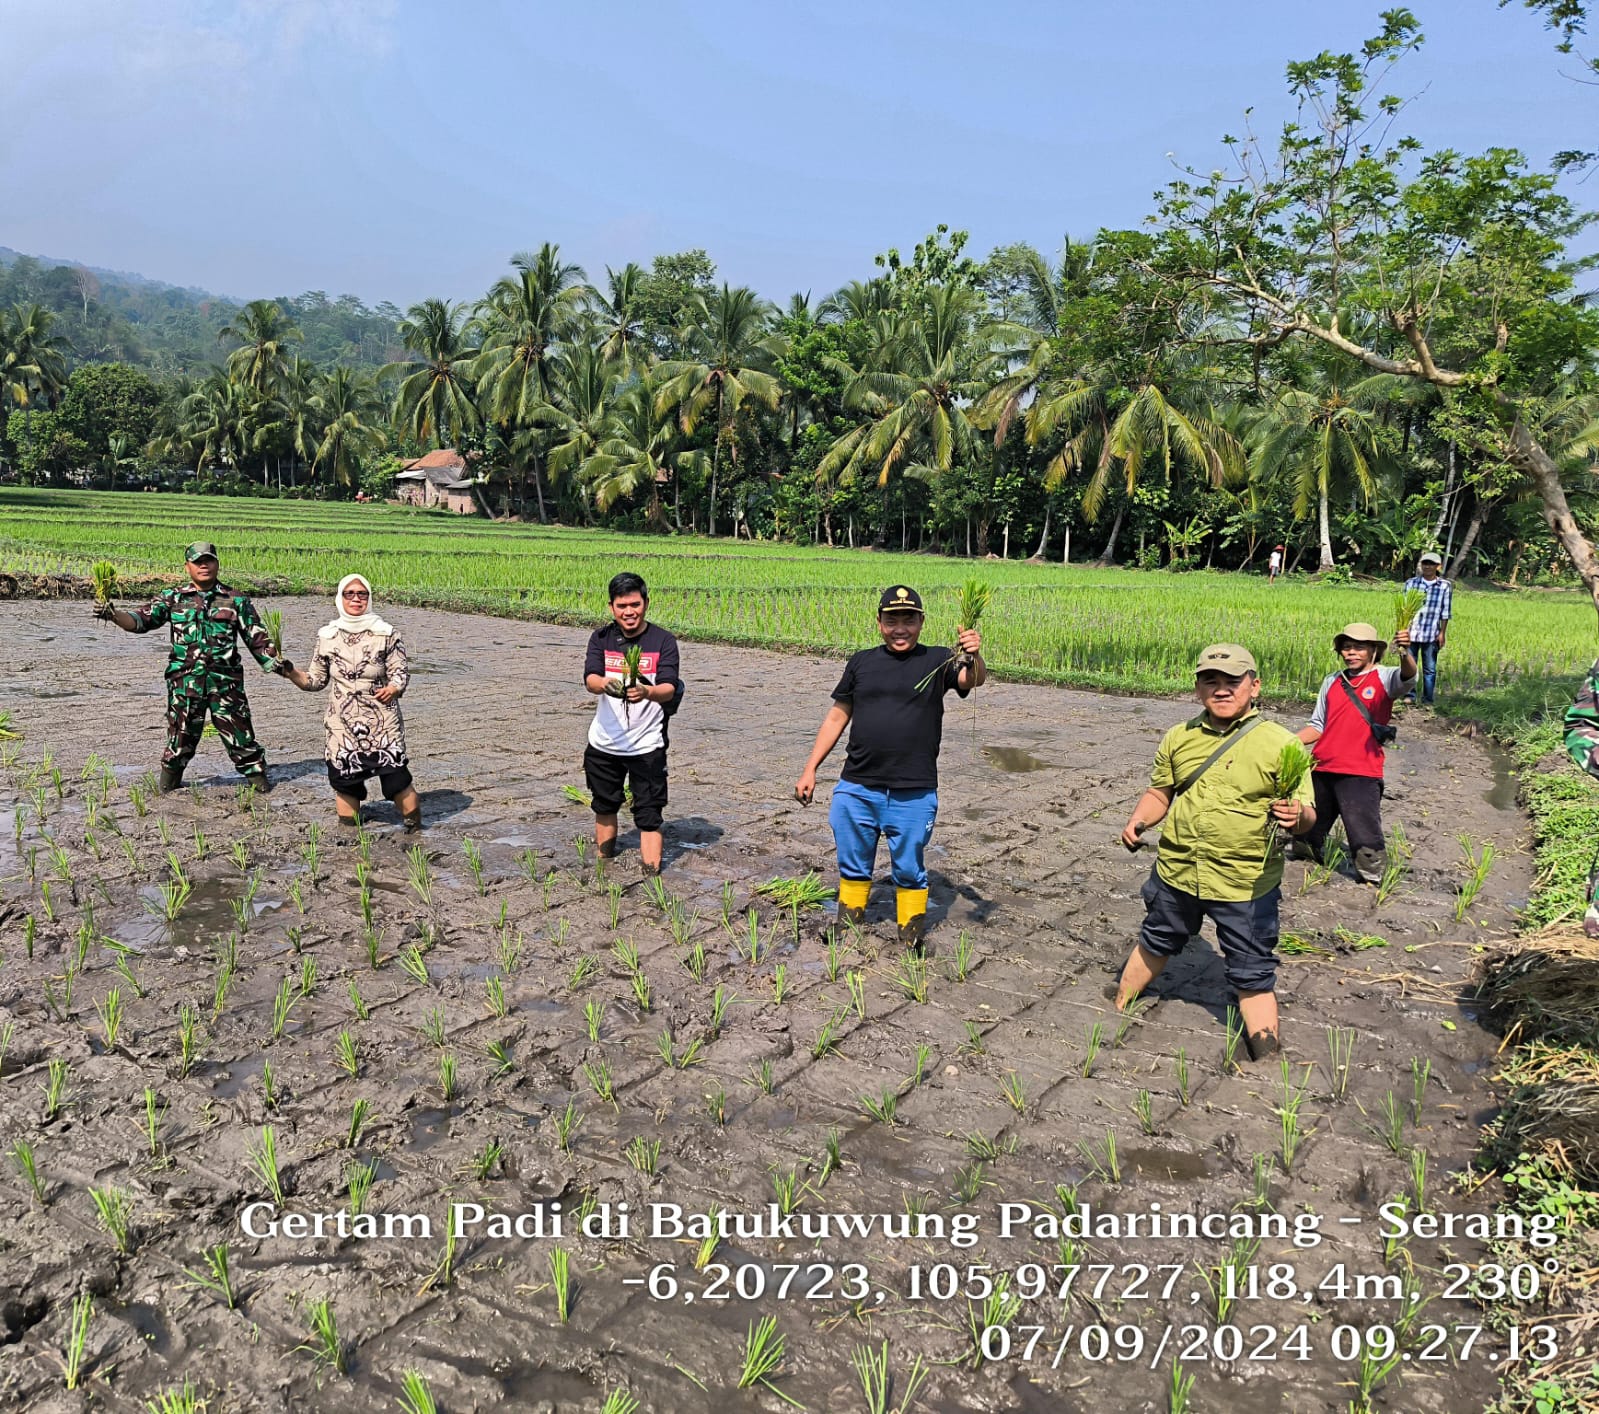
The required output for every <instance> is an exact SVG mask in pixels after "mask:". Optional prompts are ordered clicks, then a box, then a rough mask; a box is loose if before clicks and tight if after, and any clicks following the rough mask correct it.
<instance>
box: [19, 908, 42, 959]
mask: <svg viewBox="0 0 1599 1414" xmlns="http://www.w3.org/2000/svg"><path fill="white" fill-rule="evenodd" d="M38 934H39V920H38V919H37V918H35V917H34V916H33V915H32V914H31V913H29V914H25V915H24V916H23V919H22V946H23V948H24V949H25V950H26V952H27V955H28V957H29V958H30V959H31V958H32V957H33V944H34V941H35V939H36V938H37V937H38Z"/></svg>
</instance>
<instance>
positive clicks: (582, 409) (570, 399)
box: [529, 343, 616, 509]
mask: <svg viewBox="0 0 1599 1414" xmlns="http://www.w3.org/2000/svg"><path fill="white" fill-rule="evenodd" d="M549 374H550V377H549V383H550V396H549V401H547V402H545V403H543V404H541V405H540V406H539V407H537V408H535V409H534V411H533V416H532V418H531V420H530V427H529V431H533V430H534V429H538V430H540V431H542V432H544V433H545V435H546V438H547V441H548V444H549V468H550V480H551V481H552V482H556V481H559V480H561V479H562V478H563V477H567V476H572V475H575V474H576V473H577V472H579V471H580V470H581V469H582V468H583V466H584V464H585V463H586V462H587V461H588V460H589V458H590V457H592V456H593V455H594V454H595V453H596V452H597V451H598V450H599V446H600V442H601V441H602V440H603V439H604V437H605V433H606V426H607V423H608V420H609V417H610V409H611V394H612V391H613V389H614V387H615V382H616V379H615V374H614V371H613V369H612V368H611V366H610V365H609V363H608V362H607V360H606V358H605V355H604V353H603V351H602V350H601V348H600V347H599V346H598V345H595V344H589V343H577V344H572V345H570V346H568V347H566V348H563V349H562V350H561V352H560V353H558V354H557V355H556V356H555V358H554V359H553V360H551V363H550V369H549ZM587 504H588V502H587V500H585V501H584V506H585V509H586V508H587Z"/></svg>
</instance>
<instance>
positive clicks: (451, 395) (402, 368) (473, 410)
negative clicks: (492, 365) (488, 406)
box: [378, 299, 480, 447]
mask: <svg viewBox="0 0 1599 1414" xmlns="http://www.w3.org/2000/svg"><path fill="white" fill-rule="evenodd" d="M467 332H468V331H467V322H466V313H465V307H464V306H463V305H459V304H450V303H448V302H447V301H445V300H438V299H425V300H423V301H422V302H421V303H420V304H413V305H412V306H411V307H410V309H408V310H407V311H406V318H405V321H404V322H403V323H402V324H401V325H400V340H401V342H402V343H403V344H404V345H405V347H406V348H407V349H409V350H410V351H411V353H412V354H413V355H414V357H412V358H409V359H405V360H402V361H401V362H398V363H390V364H385V365H384V367H383V368H382V370H381V371H380V372H379V374H378V376H379V378H388V377H391V376H396V375H399V376H400V377H401V382H400V385H399V387H398V389H397V390H396V391H395V395H394V420H395V422H396V423H397V424H399V425H400V427H401V428H403V429H404V431H405V432H406V433H408V434H409V435H411V436H413V437H415V438H416V439H417V441H419V442H421V443H423V444H424V445H426V446H429V447H441V446H443V445H444V444H445V442H446V441H447V440H451V441H453V440H454V439H456V438H458V437H460V436H462V435H463V434H464V433H467V432H470V431H472V429H473V428H475V427H476V426H477V425H478V422H479V421H480V419H479V417H478V409H477V404H476V402H475V401H474V385H473V379H472V372H473V362H474V360H475V358H476V355H477V350H475V349H474V348H472V346H471V344H470V343H469V341H468V338H467Z"/></svg>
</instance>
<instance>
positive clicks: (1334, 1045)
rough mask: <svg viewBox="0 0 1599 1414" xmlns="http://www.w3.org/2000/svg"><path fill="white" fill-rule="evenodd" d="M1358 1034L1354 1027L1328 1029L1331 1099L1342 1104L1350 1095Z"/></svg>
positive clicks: (1331, 1027) (1332, 1027) (1330, 1027)
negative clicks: (1350, 1082)
mask: <svg viewBox="0 0 1599 1414" xmlns="http://www.w3.org/2000/svg"><path fill="white" fill-rule="evenodd" d="M1356 1038H1357V1033H1356V1031H1355V1028H1354V1027H1353V1026H1329V1027H1328V1028H1327V1059H1328V1063H1329V1065H1328V1069H1329V1073H1330V1075H1331V1078H1332V1090H1331V1098H1332V1100H1333V1101H1334V1102H1335V1103H1342V1102H1343V1100H1344V1099H1345V1098H1347V1096H1348V1094H1349V1076H1350V1072H1351V1071H1352V1069H1353V1068H1354V1063H1355V1042H1356Z"/></svg>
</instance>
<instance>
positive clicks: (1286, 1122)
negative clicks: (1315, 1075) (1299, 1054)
mask: <svg viewBox="0 0 1599 1414" xmlns="http://www.w3.org/2000/svg"><path fill="white" fill-rule="evenodd" d="M1310 1069H1311V1068H1310V1066H1308V1065H1307V1066H1306V1067H1305V1074H1304V1077H1303V1078H1302V1079H1301V1081H1300V1083H1299V1084H1298V1085H1295V1084H1294V1068H1293V1065H1292V1063H1291V1062H1290V1061H1289V1059H1288V1057H1287V1056H1284V1057H1283V1059H1282V1086H1283V1095H1282V1101H1281V1103H1280V1104H1279V1105H1278V1107H1277V1119H1278V1126H1279V1134H1280V1137H1281V1140H1282V1149H1281V1154H1282V1161H1283V1172H1284V1173H1288V1172H1289V1171H1290V1170H1291V1169H1292V1168H1293V1165H1294V1155H1295V1154H1297V1153H1298V1152H1299V1146H1300V1144H1301V1143H1302V1142H1303V1141H1304V1138H1305V1135H1304V1132H1303V1130H1302V1129H1301V1126H1300V1119H1299V1111H1300V1109H1301V1107H1302V1106H1303V1105H1304V1103H1305V1097H1306V1096H1307V1095H1308V1094H1309V1093H1310Z"/></svg>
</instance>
